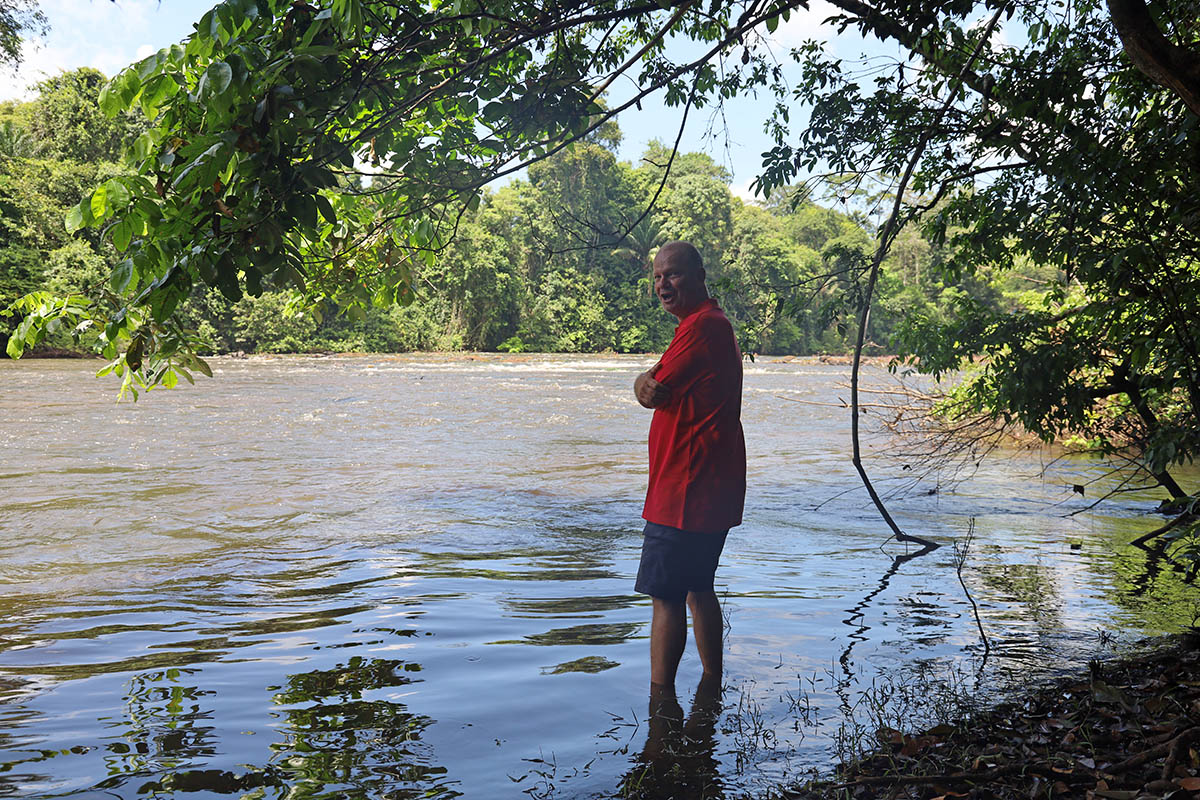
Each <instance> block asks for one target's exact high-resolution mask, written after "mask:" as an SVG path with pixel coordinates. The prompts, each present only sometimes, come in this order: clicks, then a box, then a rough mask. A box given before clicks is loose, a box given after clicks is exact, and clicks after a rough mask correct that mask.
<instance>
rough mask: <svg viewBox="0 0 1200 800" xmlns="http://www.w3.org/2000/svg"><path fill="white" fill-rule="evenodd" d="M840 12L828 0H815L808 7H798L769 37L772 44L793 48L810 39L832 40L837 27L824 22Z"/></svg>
mask: <svg viewBox="0 0 1200 800" xmlns="http://www.w3.org/2000/svg"><path fill="white" fill-rule="evenodd" d="M836 13H838V9H837V7H836V6H834V5H832V4H831V3H828V2H826V0H813V2H812V3H810V4H809V7H808V8H797V9H795V10H794V11H792V15H791V17H790V18H789V19H788V20H787V21H786V22H782V21H781V22H780V23H779V27H778V28H776V29H775V32H774V33H772V34H770V35H769V36H768V37H767V40H768V41H769V42H770V43H771V44H772V45H778V46H780V47H785V48H787V49H789V50H790V49H791V48H793V47H799V46H800V45H801V44H803V43H804V42H806V41H808V40H809V39H816V40H817V41H819V42H821V41H823V42H828V41H831V40H832V39H833V38H834V36H835V35H836V29H835V28H832V27H830V26H828V25H823V24H822V23H823V22H824V21H825V20H826V19H828V18H829V17H831V16H833V15H834V14H836Z"/></svg>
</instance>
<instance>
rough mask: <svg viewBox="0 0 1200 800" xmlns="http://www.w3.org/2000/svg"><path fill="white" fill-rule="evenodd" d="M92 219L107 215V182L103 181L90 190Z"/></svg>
mask: <svg viewBox="0 0 1200 800" xmlns="http://www.w3.org/2000/svg"><path fill="white" fill-rule="evenodd" d="M91 210H92V219H106V218H107V216H108V184H107V183H104V184H102V185H100V186H99V187H97V188H96V191H94V192H92V200H91Z"/></svg>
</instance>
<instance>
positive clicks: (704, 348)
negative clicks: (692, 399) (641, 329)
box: [655, 320, 713, 405]
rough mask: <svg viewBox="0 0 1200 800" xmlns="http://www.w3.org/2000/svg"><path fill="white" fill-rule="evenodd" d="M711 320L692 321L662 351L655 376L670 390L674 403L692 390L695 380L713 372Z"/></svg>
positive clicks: (697, 380)
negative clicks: (709, 321)
mask: <svg viewBox="0 0 1200 800" xmlns="http://www.w3.org/2000/svg"><path fill="white" fill-rule="evenodd" d="M710 326H711V323H708V322H707V320H699V321H698V324H695V325H690V326H688V327H687V328H686V329H684V330H683V331H680V333H679V335H678V336H677V337H676V338H675V340H674V341H672V342H671V346H670V347H669V348H667V352H666V353H664V354H663V358H662V369H660V370H659V372H658V374H657V375H656V376H655V379H656V380H658V381H659V382H660V383H665V384H666V385H667V387H668V388H669V389H670V390H671V402H670V403H668V405H674V404H675V403H676V402H678V401H679V399H680V398H681V397H683V396H684V395H686V394H687V393H688V392H690V391H692V390H693V389H694V388H695V387H696V384H697V383H698V382H699V381H700V380H701V379H702V378H704V377H705V375H708V374H711V372H712V367H713V363H712V347H711V338H710V337H711V330H710Z"/></svg>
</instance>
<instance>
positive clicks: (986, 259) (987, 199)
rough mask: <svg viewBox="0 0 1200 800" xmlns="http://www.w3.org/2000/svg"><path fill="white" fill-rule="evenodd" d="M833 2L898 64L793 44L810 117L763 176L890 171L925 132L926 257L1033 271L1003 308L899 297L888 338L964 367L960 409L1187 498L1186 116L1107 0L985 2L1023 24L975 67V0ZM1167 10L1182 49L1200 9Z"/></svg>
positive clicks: (1190, 235) (963, 271)
mask: <svg viewBox="0 0 1200 800" xmlns="http://www.w3.org/2000/svg"><path fill="white" fill-rule="evenodd" d="M833 2H834V4H835V5H836V6H838V7H839V8H841V9H843V10H844V12H845V17H844V19H845V21H846V22H847V23H849V24H856V25H858V26H859V27H861V28H862V29H863V30H864V32H868V33H871V34H874V35H877V36H879V37H881V38H884V39H886V40H889V41H891V42H893V43H894V44H896V45H898V46H899V47H900V48H901V49H902V51H906V52H907V54H908V57H909V61H908V64H907V65H903V64H897V65H896V67H895V68H894V69H893V70H891V71H885V72H882V73H880V74H879V75H877V76H876V77H875V78H874V80H872V81H871V82H870V83H867V82H865V81H862V80H861V76H858V75H855V74H853V73H852V72H851V71H850V70H848V69H847V65H844V64H842V63H840V62H838V61H837V60H835V59H830V58H829V57H827V56H826V55H825V54H824V53H823V52H821V51H820V50H819V49H818V48H807V49H806V50H805V51H804V52H803V53H800V54H798V57H799V58H800V60H801V61H802V63H803V65H804V70H805V76H806V77H805V81H804V83H803V85H801V86H799V87H798V88H797V90H796V96H797V99H798V100H800V101H802V102H803V103H805V104H808V105H811V106H812V108H813V113H812V119H811V122H810V125H809V127H808V128H807V130H805V131H804V132H803V134H802V135H801V136H800V137H799V138H798V140H793V141H791V142H790V143H789V142H787V141H784V140H783V139H782V138H781V139H780V143H779V147H778V148H776V150H775V151H774V152H773V154H772V156H771V158H770V160H769V161H770V163H768V165H767V171H766V172H767V175H768V176H770V177H768V178H767V179H766V180H767V182H770V180H772V179H774V180H789V179H790V177H791V176H792V175H794V174H795V173H796V171H797V169H798V168H800V167H802V166H803V165H805V164H814V163H818V162H821V161H825V162H826V163H828V164H830V165H831V166H832V167H833V168H834V169H835V170H837V171H838V172H839V174H840V175H841V176H842V179H843V180H845V179H846V178H847V177H854V178H856V179H857V180H865V181H868V182H869V181H870V180H871V177H872V176H876V175H880V174H882V175H895V174H898V173H900V172H901V171H902V169H903V167H904V165H905V164H906V162H907V161H908V159H909V157H910V154H911V146H912V142H914V141H915V140H916V139H917V138H918V136H924V137H929V142H930V145H929V148H928V151H927V155H926V156H925V157H924V158H922V159H921V160H920V162H919V164H918V165H917V168H916V170H915V171H914V173H913V181H912V188H913V190H914V195H915V196H914V197H913V199H912V202H911V203H910V205H909V206H908V216H910V217H913V218H917V219H919V221H920V222H921V224H922V226H923V231H924V235H925V237H926V238H927V240H928V241H929V242H930V243H932V244H933V245H935V246H937V247H938V249H939V252H940V254H941V255H940V257H939V258H938V259H937V261H936V263H935V265H934V267H935V270H934V275H933V276H932V277H934V278H936V279H937V280H940V281H944V282H946V283H949V284H955V285H959V286H962V287H964V288H965V287H966V286H968V285H969V284H971V283H976V284H978V283H980V282H984V283H988V284H993V285H995V284H997V283H1000V284H1003V283H1004V282H1006V281H1011V280H1013V279H1015V278H1037V279H1038V281H1039V282H1038V283H1037V284H1031V285H1030V288H1036V289H1037V291H1031V292H1028V293H1026V296H1025V298H1024V300H1023V302H1021V303H1020V304H1018V305H1016V306H1011V307H1003V306H1000V307H997V305H996V304H994V303H991V302H988V300H987V299H986V298H981V297H980V296H979V295H978V293H967V294H964V295H963V296H962V297H961V298H959V299H958V300H957V301H956V302H954V303H953V304H952V306H951V313H949V314H927V313H925V312H924V311H922V310H919V309H918V310H916V312H915V313H910V314H907V315H906V318H905V319H904V321H903V324H902V327H901V335H900V336H899V338H898V344H899V346H900V348H901V352H902V353H904V354H906V355H908V356H910V358H911V360H912V361H913V363H916V364H918V365H919V366H920V368H921V369H923V370H925V371H930V372H933V373H946V372H950V371H954V370H958V369H961V368H963V367H964V366H967V365H972V366H973V369H972V372H971V373H970V374H969V376H968V379H967V380H966V382H965V383H964V384H963V385H962V386H961V387H960V388H959V390H958V392H957V394H956V398H955V400H956V402H957V408H958V409H959V410H960V411H962V412H964V413H967V414H975V413H980V412H982V413H985V414H987V415H989V416H991V417H992V418H993V419H997V420H1014V421H1016V422H1018V423H1019V424H1020V425H1021V426H1022V427H1023V428H1024V429H1025V430H1028V431H1031V432H1033V433H1035V434H1037V435H1039V436H1041V437H1042V438H1044V439H1046V440H1047V441H1050V440H1055V439H1063V438H1068V437H1074V438H1076V439H1082V440H1086V441H1087V442H1089V443H1090V445H1091V446H1092V447H1093V448H1094V449H1095V450H1097V451H1100V452H1104V453H1108V454H1111V455H1114V456H1129V455H1133V456H1134V459H1133V462H1132V463H1133V464H1135V465H1136V466H1137V467H1138V468H1139V469H1141V470H1144V474H1143V476H1142V477H1143V478H1148V479H1149V481H1150V483H1158V484H1161V485H1162V486H1163V487H1164V488H1166V489H1167V490H1168V491H1169V492H1170V494H1171V495H1172V496H1174V497H1176V498H1182V497H1184V496H1185V495H1186V494H1187V491H1186V490H1185V488H1184V487H1181V486H1180V485H1179V484H1178V483H1177V482H1176V481H1175V480H1174V479H1173V478H1172V477H1171V475H1170V473H1169V469H1170V467H1171V466H1172V465H1178V464H1182V463H1187V462H1190V461H1191V460H1192V459H1193V457H1194V456H1195V454H1196V453H1197V451H1198V450H1200V424H1198V420H1197V418H1196V414H1197V409H1200V327H1197V325H1196V324H1195V320H1196V319H1198V318H1200V224H1198V223H1200V192H1198V190H1197V187H1198V186H1200V183H1198V181H1197V178H1198V177H1200V176H1198V174H1197V169H1198V166H1200V125H1198V124H1197V123H1198V121H1200V120H1198V119H1197V117H1196V116H1195V114H1193V113H1190V112H1189V110H1188V108H1187V106H1186V104H1185V102H1184V101H1183V99H1181V97H1180V96H1177V95H1176V94H1175V93H1173V92H1171V91H1168V90H1167V89H1164V88H1163V87H1162V86H1159V85H1157V84H1155V83H1152V82H1151V81H1150V80H1148V79H1147V78H1146V76H1145V75H1143V74H1142V73H1141V72H1139V71H1138V70H1137V69H1135V68H1134V67H1133V66H1132V65H1131V64H1130V63H1129V61H1128V60H1127V58H1126V55H1125V53H1124V51H1123V49H1122V43H1121V41H1120V39H1119V38H1118V36H1117V33H1116V31H1115V30H1114V27H1113V25H1112V24H1111V21H1110V19H1109V11H1108V8H1107V7H1105V6H1101V5H1097V4H1095V3H1092V2H1087V1H1086V0H1083V1H1081V2H1071V3H1066V4H1044V5H1043V4H1012V5H1008V6H1002V5H994V6H992V8H993V9H996V8H999V9H1002V10H1004V11H1006V13H1007V16H1009V17H1011V18H1012V21H1013V23H1019V26H1020V29H1021V30H1023V31H1024V32H1025V33H1026V35H1027V40H1026V41H1024V43H1022V44H1005V43H1001V42H991V43H990V44H987V45H985V51H986V54H987V55H986V58H984V59H981V60H980V61H979V62H978V63H975V62H969V61H968V54H969V53H970V52H971V51H972V50H973V49H974V47H975V45H976V42H977V40H978V37H979V36H980V35H981V28H979V27H975V28H971V27H969V26H968V25H967V24H966V23H967V21H968V20H969V19H971V14H972V13H977V12H978V10H979V9H976V8H975V7H974V6H972V5H970V4H963V5H962V8H960V9H954V10H951V9H949V8H943V9H942V10H941V12H940V13H941V18H940V20H939V24H938V25H936V26H931V25H930V24H929V23H930V19H929V18H928V17H927V16H923V15H924V14H926V12H928V11H929V10H930V9H922V8H919V7H914V6H912V5H910V4H907V3H893V2H890V0H883V2H878V3H873V4H864V3H860V2H857V0H833ZM1168 5H1169V7H1164V9H1163V14H1164V16H1163V17H1161V19H1163V20H1168V21H1169V20H1172V19H1173V20H1175V21H1176V28H1175V30H1176V38H1177V40H1178V42H1179V43H1181V44H1190V45H1191V46H1193V47H1196V45H1197V42H1198V40H1200V29H1197V26H1196V25H1195V20H1196V19H1197V18H1198V17H1200V14H1198V11H1200V6H1198V5H1197V4H1196V3H1195V2H1177V3H1172V4H1168ZM1013 27H1015V25H1014V26H1013ZM1008 38H1009V39H1013V38H1016V40H1017V41H1020V40H1021V39H1023V38H1025V37H1011V36H1010V37H1008ZM918 63H919V64H920V69H914V68H913V66H914V65H915V64H918ZM906 67H907V68H906ZM953 91H958V92H960V94H959V96H958V99H957V100H956V101H955V102H954V103H952V104H951V105H950V107H949V108H948V109H947V110H946V111H945V112H942V111H941V104H942V100H941V98H944V97H947V96H949V95H950V94H951V92H953ZM889 305H890V304H889V302H888V301H887V300H884V301H882V303H881V306H883V307H884V308H886V307H888V306H889Z"/></svg>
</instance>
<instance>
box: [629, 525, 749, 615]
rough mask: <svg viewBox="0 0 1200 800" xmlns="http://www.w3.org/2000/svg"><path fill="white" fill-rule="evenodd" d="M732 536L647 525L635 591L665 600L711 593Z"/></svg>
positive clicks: (724, 533) (643, 536) (724, 532)
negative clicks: (729, 537) (728, 539)
mask: <svg viewBox="0 0 1200 800" xmlns="http://www.w3.org/2000/svg"><path fill="white" fill-rule="evenodd" d="M728 533H729V531H722V532H721V533H693V532H692V531H681V530H679V529H678V528H671V527H668V526H666V525H659V524H658V523H655V522H647V523H646V528H645V530H644V531H643V532H642V563H641V564H640V565H638V574H637V583H635V584H634V586H633V588H634V591H637V592H641V593H642V594H648V595H650V596H651V597H660V598H662V599H664V600H683V599H685V598H686V597H687V593H688V592H711V591H712V588H713V576H714V575H716V572H717V561H719V560H720V558H721V550H722V549H723V548H724V547H725V537H726V535H728Z"/></svg>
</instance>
